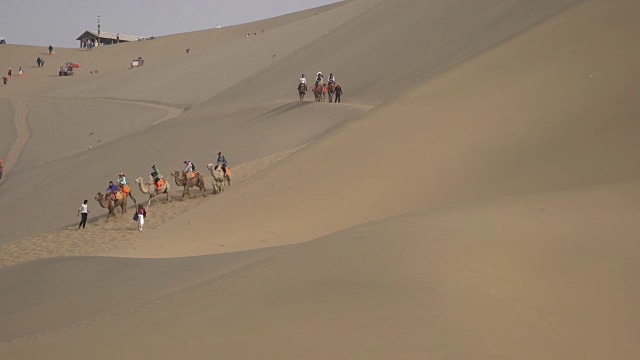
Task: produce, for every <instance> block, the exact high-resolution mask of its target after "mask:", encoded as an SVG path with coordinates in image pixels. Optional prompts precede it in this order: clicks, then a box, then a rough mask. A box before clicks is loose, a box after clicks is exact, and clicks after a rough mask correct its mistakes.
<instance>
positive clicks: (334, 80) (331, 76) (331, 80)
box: [329, 73, 336, 84]
mask: <svg viewBox="0 0 640 360" xmlns="http://www.w3.org/2000/svg"><path fill="white" fill-rule="evenodd" d="M335 82H336V77H335V76H333V73H331V74H329V84H331V83H334V84H335Z"/></svg>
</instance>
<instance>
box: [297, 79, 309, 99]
mask: <svg viewBox="0 0 640 360" xmlns="http://www.w3.org/2000/svg"><path fill="white" fill-rule="evenodd" d="M306 93H307V84H303V83H300V84H298V95H300V101H302V100H304V96H305V94H306Z"/></svg>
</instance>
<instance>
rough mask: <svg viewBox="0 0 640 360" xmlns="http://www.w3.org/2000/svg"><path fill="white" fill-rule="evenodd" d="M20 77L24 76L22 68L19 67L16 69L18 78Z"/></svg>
mask: <svg viewBox="0 0 640 360" xmlns="http://www.w3.org/2000/svg"><path fill="white" fill-rule="evenodd" d="M22 75H24V72H23V71H22V66H20V69H18V76H22Z"/></svg>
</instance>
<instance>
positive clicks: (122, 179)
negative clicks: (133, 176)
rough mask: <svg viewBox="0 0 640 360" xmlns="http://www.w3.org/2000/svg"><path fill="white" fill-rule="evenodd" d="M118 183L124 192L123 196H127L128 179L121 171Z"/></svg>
mask: <svg viewBox="0 0 640 360" xmlns="http://www.w3.org/2000/svg"><path fill="white" fill-rule="evenodd" d="M116 183H118V188H119V189H120V190H122V194H123V195H124V196H127V193H128V192H129V186H128V185H127V178H126V177H125V176H124V172H122V171H121V172H120V174H118V180H116Z"/></svg>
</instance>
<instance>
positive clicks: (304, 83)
mask: <svg viewBox="0 0 640 360" xmlns="http://www.w3.org/2000/svg"><path fill="white" fill-rule="evenodd" d="M300 85H304V88H305V89H306V88H307V79H306V78H305V77H304V74H302V77H300V79H299V80H298V88H299V87H300Z"/></svg>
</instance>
